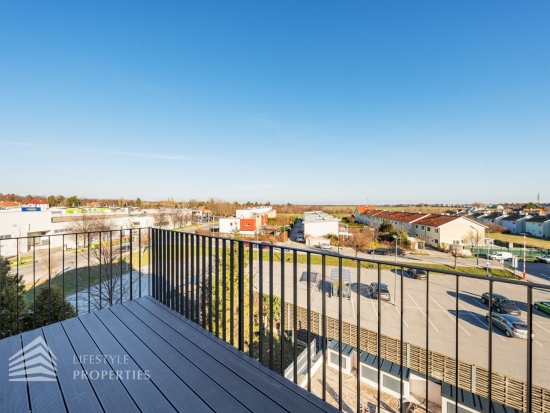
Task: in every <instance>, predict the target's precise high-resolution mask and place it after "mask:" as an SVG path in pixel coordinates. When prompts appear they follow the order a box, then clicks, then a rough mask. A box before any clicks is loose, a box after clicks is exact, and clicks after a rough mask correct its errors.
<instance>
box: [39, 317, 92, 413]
mask: <svg viewBox="0 0 550 413" xmlns="http://www.w3.org/2000/svg"><path fill="white" fill-rule="evenodd" d="M42 332H43V334H44V338H45V339H46V343H47V344H48V347H50V349H51V350H52V352H53V354H55V355H56V357H58V356H57V355H59V356H62V357H63V358H66V357H70V358H71V359H72V360H73V363H71V364H68V363H57V380H58V382H59V385H60V386H61V390H62V391H63V394H66V395H70V394H73V395H75V394H76V395H78V397H67V398H65V403H66V404H67V409H68V410H69V411H73V412H83V413H87V412H90V413H95V412H99V411H101V405H100V404H99V402H98V400H97V396H96V395H95V393H94V390H93V389H92V386H91V385H90V382H89V381H88V380H75V375H76V376H78V377H82V372H83V370H82V368H81V367H80V364H74V359H75V356H76V355H75V353H74V350H73V348H72V346H71V343H70V342H69V339H68V338H67V335H66V334H65V331H64V330H63V327H61V323H55V324H52V325H51V326H49V327H48V328H45V329H43V330H42Z"/></svg>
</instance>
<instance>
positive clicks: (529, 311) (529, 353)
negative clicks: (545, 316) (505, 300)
mask: <svg viewBox="0 0 550 413" xmlns="http://www.w3.org/2000/svg"><path fill="white" fill-rule="evenodd" d="M532 330H533V287H531V286H527V406H526V407H527V409H526V410H525V411H527V412H530V411H532V407H533V335H532V333H531V332H532Z"/></svg>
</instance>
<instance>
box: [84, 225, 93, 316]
mask: <svg viewBox="0 0 550 413" xmlns="http://www.w3.org/2000/svg"><path fill="white" fill-rule="evenodd" d="M85 237H86V238H85V239H87V240H88V262H87V264H88V313H91V311H92V303H91V302H90V301H91V298H92V296H91V288H92V285H91V280H90V278H91V276H92V274H91V268H90V233H89V232H88V233H87V234H86V235H85Z"/></svg>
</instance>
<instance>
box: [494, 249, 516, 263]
mask: <svg viewBox="0 0 550 413" xmlns="http://www.w3.org/2000/svg"><path fill="white" fill-rule="evenodd" d="M512 257H513V255H512V253H511V252H503V251H499V252H495V253H494V254H491V255H489V258H490V259H492V260H499V261H502V260H506V261H507V260H511V259H512Z"/></svg>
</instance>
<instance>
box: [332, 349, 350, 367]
mask: <svg viewBox="0 0 550 413" xmlns="http://www.w3.org/2000/svg"><path fill="white" fill-rule="evenodd" d="M338 357H339V354H338V353H335V352H333V351H331V352H330V362H331V363H332V364H334V365H335V366H338V365H339V363H338ZM346 362H347V360H346V357H344V356H342V369H343V370H345V369H346Z"/></svg>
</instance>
